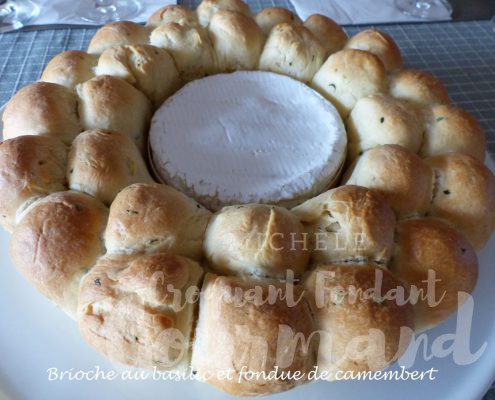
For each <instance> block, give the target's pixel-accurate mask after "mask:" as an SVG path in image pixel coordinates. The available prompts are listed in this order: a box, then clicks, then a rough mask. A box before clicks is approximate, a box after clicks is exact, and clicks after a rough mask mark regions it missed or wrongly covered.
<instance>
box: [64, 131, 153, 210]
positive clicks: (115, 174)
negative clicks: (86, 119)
mask: <svg viewBox="0 0 495 400" xmlns="http://www.w3.org/2000/svg"><path fill="white" fill-rule="evenodd" d="M67 180H68V182H69V187H70V188H71V189H72V190H78V191H80V192H84V193H87V194H89V195H91V196H93V197H95V198H97V199H98V200H100V201H101V202H103V203H105V204H106V205H110V204H111V203H112V201H113V200H114V198H115V196H117V193H119V192H120V191H121V190H122V189H124V188H125V187H127V186H129V185H131V184H133V183H151V182H153V179H152V178H151V176H150V174H149V173H148V170H147V168H146V164H145V162H144V160H143V158H142V157H141V154H140V153H139V149H138V148H137V147H136V145H135V144H134V142H133V141H132V140H131V139H129V138H128V137H127V136H125V135H122V134H121V133H117V132H110V131H104V130H101V129H96V130H93V131H86V132H83V133H81V134H80V135H79V136H78V137H77V138H76V139H75V140H74V142H73V143H72V148H71V150H70V153H69V162H68V170H67Z"/></svg>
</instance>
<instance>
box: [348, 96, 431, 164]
mask: <svg viewBox="0 0 495 400" xmlns="http://www.w3.org/2000/svg"><path fill="white" fill-rule="evenodd" d="M346 125H347V136H348V139H349V144H348V152H347V157H348V159H349V160H351V161H352V160H354V159H355V158H356V157H357V156H358V155H359V154H360V153H362V152H364V151H366V150H368V149H371V148H372V147H375V146H377V145H381V144H398V145H400V146H402V147H405V148H406V149H409V150H411V151H412V152H413V153H417V152H418V151H419V148H420V147H421V143H422V140H423V132H424V129H425V128H424V122H423V118H422V113H420V112H419V110H418V109H417V108H415V107H411V106H410V104H408V103H406V102H404V101H402V100H398V99H395V98H393V97H392V96H389V95H385V94H375V95H372V96H369V97H363V98H361V99H359V100H358V102H357V103H356V106H355V107H354V108H353V109H352V111H351V114H350V115H349V118H348V120H347V124H346Z"/></svg>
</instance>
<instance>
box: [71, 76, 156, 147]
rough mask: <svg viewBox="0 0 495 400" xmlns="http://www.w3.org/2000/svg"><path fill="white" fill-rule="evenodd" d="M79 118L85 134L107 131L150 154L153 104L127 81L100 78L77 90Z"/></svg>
mask: <svg viewBox="0 0 495 400" xmlns="http://www.w3.org/2000/svg"><path fill="white" fill-rule="evenodd" d="M77 93H78V95H79V99H80V101H79V116H80V118H81V124H82V125H83V127H84V129H85V130H91V129H106V130H109V131H114V132H120V133H123V134H124V135H126V136H128V137H129V138H131V139H132V140H133V141H134V143H135V144H136V146H137V147H138V148H139V150H141V152H142V153H143V154H145V152H146V144H147V140H146V137H147V134H148V132H147V131H148V125H149V121H150V118H151V103H150V102H149V100H148V99H147V98H146V96H145V95H144V94H143V93H141V92H140V91H139V90H137V89H136V88H134V87H133V86H132V85H131V84H129V83H127V82H126V81H124V80H123V79H120V78H116V77H113V76H109V75H102V76H97V77H96V78H93V79H91V80H89V81H87V82H84V83H82V84H80V85H78V86H77Z"/></svg>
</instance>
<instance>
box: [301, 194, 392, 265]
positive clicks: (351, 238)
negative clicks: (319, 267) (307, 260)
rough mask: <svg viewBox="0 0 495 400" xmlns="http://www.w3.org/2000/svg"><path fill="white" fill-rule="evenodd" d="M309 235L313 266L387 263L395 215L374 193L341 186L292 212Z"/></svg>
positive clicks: (308, 201)
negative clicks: (348, 263) (345, 263)
mask: <svg viewBox="0 0 495 400" xmlns="http://www.w3.org/2000/svg"><path fill="white" fill-rule="evenodd" d="M292 212H293V213H294V214H295V215H296V216H297V217H298V218H299V219H300V220H301V221H302V223H303V224H304V225H305V228H306V230H307V231H308V232H309V235H310V239H311V241H310V243H311V259H312V261H313V263H315V264H322V263H344V262H361V261H367V262H370V263H373V262H374V263H377V264H386V263H387V262H388V260H389V258H390V256H391V252H392V248H393V244H394V229H395V215H394V213H393V211H392V209H391V208H390V207H389V206H388V205H387V204H386V203H385V201H384V200H383V199H381V197H380V196H379V195H377V194H376V193H375V192H373V191H371V190H369V189H366V188H364V187H360V186H352V185H348V186H341V187H339V188H336V189H332V190H329V191H327V192H325V193H322V194H320V195H319V196H317V197H315V198H313V199H310V200H307V201H306V202H304V203H303V204H301V205H299V206H297V207H295V208H293V209H292Z"/></svg>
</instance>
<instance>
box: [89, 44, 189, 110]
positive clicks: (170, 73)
mask: <svg viewBox="0 0 495 400" xmlns="http://www.w3.org/2000/svg"><path fill="white" fill-rule="evenodd" d="M96 74H97V75H112V76H116V77H119V78H122V79H124V80H126V81H127V82H129V83H130V84H132V85H134V86H135V87H136V88H137V89H138V90H140V91H141V92H143V93H144V94H145V95H146V97H148V99H149V100H150V101H151V102H152V103H153V105H154V106H155V108H158V107H159V106H160V105H161V104H162V103H163V102H164V101H165V99H166V98H167V97H169V96H170V95H172V94H173V93H174V92H175V91H176V90H177V89H178V88H179V86H180V79H179V72H178V71H177V67H176V66H175V62H174V59H173V58H172V56H171V55H170V54H169V53H168V52H167V51H166V50H164V49H160V48H158V47H155V46H151V45H148V44H138V45H124V46H114V47H111V48H109V49H107V50H105V51H104V52H103V53H102V55H101V56H100V59H99V61H98V67H97V68H96Z"/></svg>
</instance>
